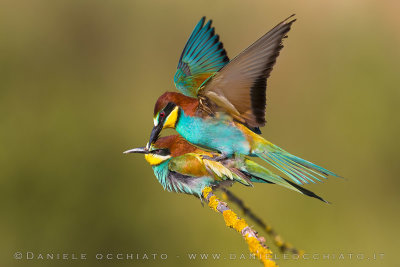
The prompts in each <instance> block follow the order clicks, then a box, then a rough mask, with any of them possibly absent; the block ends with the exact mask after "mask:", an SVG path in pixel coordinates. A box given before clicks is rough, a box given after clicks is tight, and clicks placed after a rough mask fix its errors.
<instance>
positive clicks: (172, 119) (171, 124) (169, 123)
mask: <svg viewBox="0 0 400 267" xmlns="http://www.w3.org/2000/svg"><path fill="white" fill-rule="evenodd" d="M178 111H179V107H178V106H176V107H175V108H174V109H173V110H172V111H171V113H170V114H169V115H168V117H167V120H166V121H165V123H164V126H163V129H165V128H175V125H176V121H177V120H178Z"/></svg>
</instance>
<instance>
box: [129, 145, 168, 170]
mask: <svg viewBox="0 0 400 267" xmlns="http://www.w3.org/2000/svg"><path fill="white" fill-rule="evenodd" d="M147 147H149V148H147ZM128 153H141V154H144V158H145V159H146V161H147V162H148V163H149V164H150V165H151V166H156V165H159V164H161V163H163V162H165V161H167V160H168V159H170V158H171V152H170V151H169V149H168V148H157V147H155V145H154V144H152V145H150V146H149V145H147V146H146V147H138V148H133V149H129V150H127V151H125V152H124V154H128Z"/></svg>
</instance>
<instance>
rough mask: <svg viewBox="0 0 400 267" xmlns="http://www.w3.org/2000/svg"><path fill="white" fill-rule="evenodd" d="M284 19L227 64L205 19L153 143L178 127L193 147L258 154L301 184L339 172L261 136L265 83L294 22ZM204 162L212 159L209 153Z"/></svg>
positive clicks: (158, 115) (158, 110) (166, 98)
mask: <svg viewBox="0 0 400 267" xmlns="http://www.w3.org/2000/svg"><path fill="white" fill-rule="evenodd" d="M292 17H293V16H291V17H289V18H287V19H285V20H284V21H282V22H281V23H279V24H278V25H277V26H275V27H274V28H273V29H272V30H270V31H269V32H268V33H266V34H265V35H264V36H262V37H261V38H260V39H258V40H257V41H256V42H255V43H253V44H252V45H251V46H249V47H248V48H247V49H245V50H244V51H243V52H242V53H240V54H239V55H238V56H237V57H235V58H234V59H233V60H232V61H229V59H228V57H227V55H226V52H225V50H224V48H223V45H222V43H221V42H219V38H218V35H215V32H214V28H211V21H209V22H208V23H207V24H206V25H204V22H205V19H204V18H202V19H201V20H200V22H199V23H198V24H197V26H196V27H195V29H194V30H193V32H192V34H191V36H190V37H189V40H188V41H187V44H186V46H185V48H184V49H183V52H182V55H181V57H180V60H179V63H178V69H177V72H176V74H175V77H174V81H175V85H176V87H177V89H179V90H180V91H181V92H182V93H183V94H179V93H172V92H167V93H165V94H163V95H162V96H161V97H159V99H158V100H157V102H156V105H155V109H154V127H153V130H152V133H151V136H150V141H149V144H151V143H153V142H154V140H155V138H157V137H158V135H159V134H160V132H161V131H162V129H165V128H175V129H176V131H177V132H178V133H179V134H180V135H181V136H182V137H183V138H185V139H186V140H187V141H189V142H190V143H192V144H195V145H198V146H200V147H204V148H207V149H211V150H214V151H217V152H219V153H220V156H218V157H217V158H208V159H209V160H216V161H218V160H223V159H226V158H229V157H232V156H237V155H248V156H257V157H260V158H261V159H263V160H265V161H266V162H267V163H269V164H270V165H271V166H273V167H275V168H277V169H278V170H279V171H281V172H283V173H284V174H285V175H287V176H288V177H289V178H290V179H291V180H292V181H294V182H295V183H297V184H305V183H310V182H313V183H314V182H315V181H320V179H321V178H326V177H327V176H328V175H331V176H336V177H339V176H338V175H336V174H335V173H333V172H331V171H329V170H327V169H325V168H322V167H320V166H318V165H316V164H314V163H311V162H309V161H306V160H304V159H301V158H299V157H297V156H294V155H292V154H290V153H288V152H287V151H285V150H283V149H281V148H280V147H278V146H276V145H274V144H272V143H271V142H269V141H267V140H266V139H264V138H263V137H261V136H260V135H258V134H257V133H260V132H259V127H261V126H264V124H265V107H266V84H267V78H268V77H269V75H270V72H271V71H272V67H273V65H274V64H275V61H276V58H277V56H278V55H279V52H280V50H281V49H282V47H283V46H282V40H283V38H285V37H286V34H287V33H288V32H289V30H290V28H291V26H292V24H293V23H294V22H295V19H292ZM204 157H205V158H207V157H208V156H207V155H205V156H204Z"/></svg>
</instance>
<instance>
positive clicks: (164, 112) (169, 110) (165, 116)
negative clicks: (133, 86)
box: [148, 102, 180, 146]
mask: <svg viewBox="0 0 400 267" xmlns="http://www.w3.org/2000/svg"><path fill="white" fill-rule="evenodd" d="M179 114H180V107H179V106H177V105H176V104H175V103H173V102H169V103H168V104H167V105H166V106H165V107H164V108H162V109H160V110H159V111H158V112H155V115H154V127H153V130H152V131H151V134H150V141H149V143H148V146H149V144H152V143H154V142H155V140H157V139H158V136H159V135H160V132H161V131H162V130H163V129H165V128H175V126H176V124H177V122H178V120H179Z"/></svg>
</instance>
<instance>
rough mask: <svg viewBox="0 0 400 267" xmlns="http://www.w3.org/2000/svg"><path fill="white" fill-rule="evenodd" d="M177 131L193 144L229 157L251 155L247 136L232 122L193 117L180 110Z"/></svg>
mask: <svg viewBox="0 0 400 267" xmlns="http://www.w3.org/2000/svg"><path fill="white" fill-rule="evenodd" d="M176 131H177V132H178V133H179V134H180V135H181V136H183V137H184V138H185V139H186V140H188V141H189V142H190V143H192V144H196V145H199V146H201V147H207V148H211V149H213V150H216V151H219V152H221V153H224V154H225V155H227V156H232V155H233V154H234V153H236V154H245V155H247V154H249V152H250V144H249V142H248V141H247V139H246V136H245V135H244V134H243V132H242V131H240V130H239V129H238V128H236V127H235V126H234V125H233V124H232V122H231V121H229V120H224V119H216V118H208V119H202V118H198V117H191V116H188V115H186V114H185V112H184V111H183V110H180V114H179V121H178V122H177V124H176Z"/></svg>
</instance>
